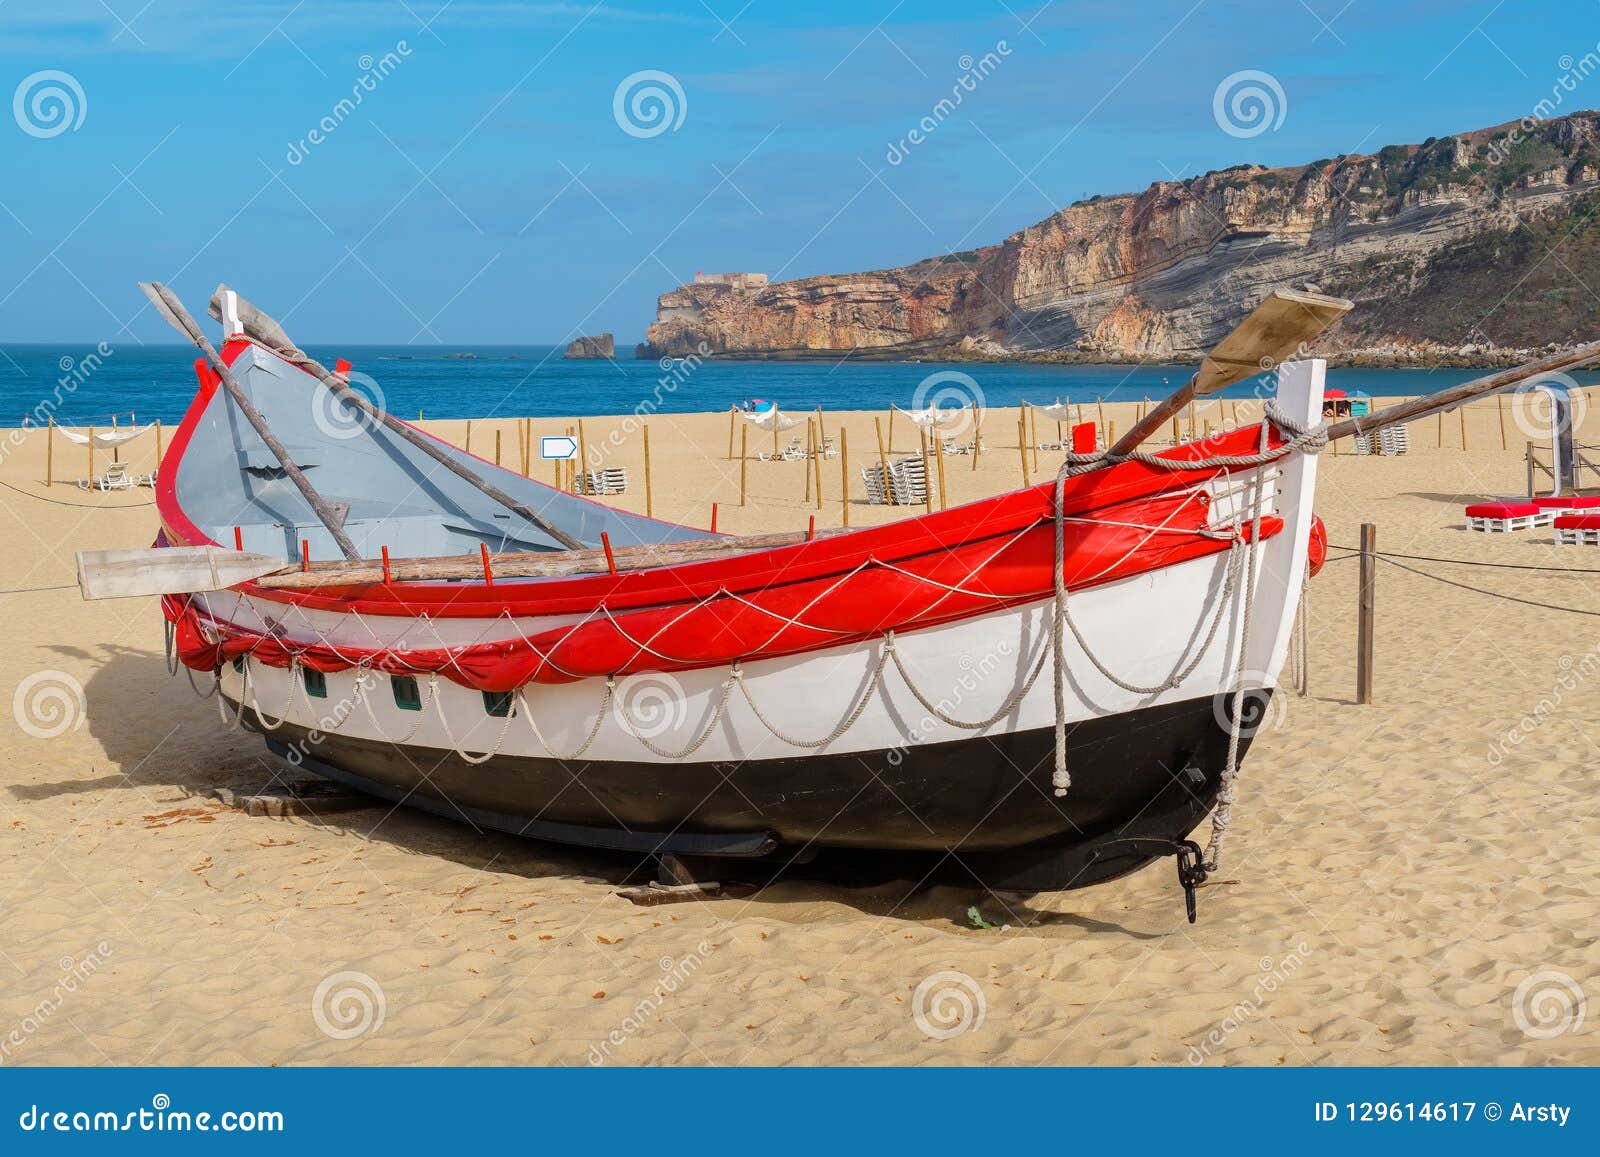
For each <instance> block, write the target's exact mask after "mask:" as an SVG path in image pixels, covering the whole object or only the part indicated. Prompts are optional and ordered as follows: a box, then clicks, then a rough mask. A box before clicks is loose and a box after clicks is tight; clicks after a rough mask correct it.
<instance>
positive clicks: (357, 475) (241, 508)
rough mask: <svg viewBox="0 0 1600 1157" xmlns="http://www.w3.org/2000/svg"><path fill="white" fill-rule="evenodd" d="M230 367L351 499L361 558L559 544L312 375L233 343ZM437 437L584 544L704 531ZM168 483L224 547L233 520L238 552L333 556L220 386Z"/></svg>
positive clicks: (302, 453)
mask: <svg viewBox="0 0 1600 1157" xmlns="http://www.w3.org/2000/svg"><path fill="white" fill-rule="evenodd" d="M233 372H234V376H235V377H236V378H237V379H238V381H239V384H240V386H241V387H242V388H243V390H244V393H245V396H246V397H248V398H249V399H250V402H251V404H253V405H254V406H255V407H256V408H257V409H258V410H260V411H261V413H262V415H263V417H265V418H266V421H267V425H268V427H269V428H270V429H271V430H272V432H273V433H274V434H275V435H276V436H277V438H278V440H279V441H281V442H282V443H283V444H284V446H285V448H286V449H288V450H289V452H290V457H291V458H293V459H294V461H295V462H296V463H297V464H298V465H299V466H300V467H301V468H302V470H304V472H305V475H306V479H307V481H309V482H310V483H311V485H312V486H313V487H315V488H316V490H317V492H318V493H319V494H320V495H322V497H323V498H325V499H327V500H328V501H329V502H331V503H347V504H348V505H349V507H350V513H349V515H348V517H347V518H346V520H345V524H344V530H345V533H346V534H348V535H349V536H350V539H351V541H352V542H353V543H354V544H355V547H356V549H357V550H358V551H359V552H360V553H361V555H362V556H363V557H366V558H376V557H378V555H379V554H380V553H381V550H382V548H383V547H387V548H388V549H389V554H390V556H391V557H394V558H406V557H411V558H419V557H443V556H446V555H462V554H476V553H477V552H478V547H479V544H480V543H482V544H486V545H487V546H488V547H489V549H490V550H493V551H505V550H526V551H538V550H551V551H554V550H562V549H564V548H563V547H562V546H561V545H560V544H559V543H558V542H557V541H555V540H554V539H553V538H551V537H550V536H549V535H548V534H546V533H545V532H544V531H542V530H540V529H539V528H538V527H537V526H536V525H534V524H532V523H530V522H528V521H526V520H525V519H523V518H522V517H521V516H520V515H517V514H515V513H513V512H511V511H509V510H507V509H506V508H505V507H503V506H501V505H500V504H499V503H497V502H495V501H494V500H493V499H491V498H489V497H487V496H486V495H484V494H482V493H481V492H480V491H478V490H477V489H476V488H475V487H473V486H472V485H471V484H470V483H469V482H467V481H465V480H464V479H461V478H458V477H456V476H455V475H454V474H452V473H450V472H449V471H448V470H446V469H444V468H443V467H442V466H440V465H439V464H438V463H436V462H434V461H432V460H431V459H429V458H428V457H427V455H425V454H423V453H422V452H421V451H420V450H418V449H417V448H416V447H414V446H412V445H410V444H409V443H408V442H406V441H405V440H403V439H402V438H400V437H398V436H397V435H395V434H393V433H392V432H390V431H389V430H386V429H384V428H383V427H381V426H376V428H374V426H375V424H374V423H370V422H367V421H365V420H362V421H361V422H359V423H358V422H357V420H356V419H357V417H358V416H357V415H356V414H355V413H354V412H353V411H351V410H350V409H349V408H347V407H346V406H345V405H344V403H342V402H340V401H339V400H338V399H337V398H335V397H334V396H333V395H332V394H331V393H330V392H329V391H328V390H327V388H326V387H325V386H323V385H322V383H321V382H319V381H318V380H317V379H315V378H313V377H312V376H311V375H309V374H306V373H303V372H301V371H300V370H297V369H295V368H293V367H291V366H288V365H286V364H285V363H283V362H281V361H279V360H278V359H277V358H275V357H274V356H272V355H271V354H268V353H266V352H265V351H263V350H260V349H258V348H255V347H252V348H251V349H249V350H247V351H245V353H243V354H242V355H240V357H239V359H238V361H237V362H235V363H234V366H233ZM319 415H320V416H321V421H320V422H319V420H318V417H319ZM340 435H343V436H340ZM439 445H440V447H441V448H442V449H444V450H445V451H446V452H447V453H449V454H450V455H451V456H452V457H454V458H455V459H456V460H457V461H459V462H461V463H462V464H463V465H465V466H467V467H469V468H470V469H472V470H473V471H474V472H476V473H477V474H479V475H480V476H482V477H484V478H486V479H488V480H489V481H490V482H492V483H493V484H494V485H495V486H497V487H499V488H500V489H501V490H503V491H505V492H506V493H507V494H509V495H511V496H512V497H513V498H514V499H516V500H517V501H519V502H522V503H525V504H526V505H527V506H528V507H530V508H531V509H533V510H534V511H536V512H538V514H539V515H540V516H541V517H543V518H545V519H547V520H548V521H549V522H550V523H551V524H552V525H554V526H556V527H558V528H559V529H560V530H562V531H563V532H565V533H567V534H570V535H571V536H572V537H574V538H576V539H577V540H579V541H580V542H582V543H584V544H585V545H586V546H590V547H599V546H600V535H601V532H602V531H604V532H605V533H607V534H608V535H609V536H610V539H611V544H612V545H613V546H632V545H639V544H644V543H663V542H682V541H688V540H691V539H703V538H710V537H712V535H710V534H709V533H707V532H704V531H698V530H694V529H692V528H689V527H682V526H673V525H671V524H669V523H664V522H658V521H656V520H654V519H650V518H645V517H643V516H642V515H637V514H630V513H627V512H626V511H621V510H615V509H612V508H611V507H609V506H603V505H601V504H599V503H597V502H592V501H589V500H587V499H584V498H580V497H578V496H576V495H573V494H567V493H565V492H564V491H560V490H556V489H554V488H553V487H550V486H546V485H544V484H542V483H539V482H535V481H533V480H532V479H529V478H524V477H523V476H522V475H520V474H518V473H516V472H515V471H513V470H506V469H503V468H501V467H499V466H495V465H492V464H491V463H487V462H481V461H479V460H478V459H476V458H474V457H472V456H471V455H470V454H467V453H466V452H465V451H464V450H460V449H458V448H456V447H452V446H448V445H445V444H444V443H439ZM175 484H176V488H177V493H178V499H179V502H180V503H181V505H182V506H183V509H184V511H185V513H187V514H188V516H189V518H190V519H191V520H192V521H193V522H194V523H195V524H196V525H197V526H199V527H200V528H201V529H202V530H204V531H205V532H206V533H207V534H208V535H210V536H211V538H213V539H214V540H216V541H217V542H219V543H222V544H223V545H225V546H227V545H232V543H233V532H234V527H238V528H239V529H240V532H241V537H242V539H243V544H244V548H245V549H246V550H252V551H259V552H261V553H263V554H275V555H281V556H282V557H283V558H285V559H298V558H299V557H300V550H301V547H300V543H301V542H302V541H304V542H308V543H310V546H311V557H312V558H313V559H315V560H319V561H320V560H324V559H338V558H340V557H342V556H341V555H340V553H339V549H338V547H337V546H336V545H335V544H334V541H333V536H332V535H331V534H329V533H328V531H327V529H326V528H325V527H324V526H323V525H322V523H321V522H320V521H318V519H317V517H316V514H315V513H314V512H313V511H312V509H311V505H310V503H308V502H307V501H306V500H305V498H304V496H302V495H301V493H300V491H299V490H298V489H297V488H296V487H295V485H294V483H293V482H292V481H291V480H290V479H289V477H288V476H287V475H286V474H285V473H284V472H283V470H282V468H281V467H280V466H279V465H278V460H277V458H276V457H275V456H274V455H273V453H272V451H271V450H269V449H268V448H267V446H266V444H265V443H264V442H263V441H262V440H261V438H260V437H259V436H258V435H257V434H256V432H255V430H254V429H253V428H252V427H251V425H250V423H249V421H248V419H246V418H245V416H244V415H243V414H242V413H240V412H239V409H238V407H237V406H235V405H234V404H233V400H232V399H231V398H230V397H229V396H228V392H227V390H226V389H224V388H221V387H219V388H218V389H217V390H216V392H215V393H214V394H213V395H212V397H211V399H210V401H209V402H208V403H207V405H206V408H205V411H204V413H203V414H202V415H201V418H200V421H199V423H198V425H197V427H196V429H195V432H194V436H193V437H192V438H191V439H190V442H189V445H188V447H187V449H186V450H185V451H184V454H183V458H182V461H181V462H180V464H179V467H178V474H177V478H176V483H175Z"/></svg>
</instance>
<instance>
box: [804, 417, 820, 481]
mask: <svg viewBox="0 0 1600 1157" xmlns="http://www.w3.org/2000/svg"><path fill="white" fill-rule="evenodd" d="M816 446H817V435H816V433H815V431H813V430H812V429H811V419H810V418H809V417H808V418H807V419H806V457H805V463H806V496H805V501H807V502H810V501H811V475H812V472H813V469H814V468H813V465H812V463H813V460H814V458H813V456H814V453H815V451H816Z"/></svg>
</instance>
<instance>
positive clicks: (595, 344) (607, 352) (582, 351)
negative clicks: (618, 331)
mask: <svg viewBox="0 0 1600 1157" xmlns="http://www.w3.org/2000/svg"><path fill="white" fill-rule="evenodd" d="M616 352H617V349H616V344H615V343H614V342H613V341H612V340H611V335H610V334H608V333H602V334H596V335H595V336H594V337H580V338H579V339H578V340H577V341H574V342H568V343H567V352H566V354H565V355H564V356H566V357H569V358H607V359H610V358H613V357H615V356H616Z"/></svg>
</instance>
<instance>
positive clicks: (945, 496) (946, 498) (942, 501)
mask: <svg viewBox="0 0 1600 1157" xmlns="http://www.w3.org/2000/svg"><path fill="white" fill-rule="evenodd" d="M935 454H936V455H937V459H938V462H939V509H940V510H944V509H946V508H947V507H948V506H949V505H950V493H949V491H948V490H946V489H945V485H944V447H943V446H939V447H937V448H936V449H935Z"/></svg>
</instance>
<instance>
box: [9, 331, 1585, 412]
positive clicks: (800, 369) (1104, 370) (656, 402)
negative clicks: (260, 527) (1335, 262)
mask: <svg viewBox="0 0 1600 1157" xmlns="http://www.w3.org/2000/svg"><path fill="white" fill-rule="evenodd" d="M309 352H310V353H311V354H312V356H313V357H315V358H317V359H318V360H319V361H321V362H322V363H323V364H325V365H328V366H332V365H333V364H334V361H335V360H336V359H338V358H340V357H344V358H347V359H348V360H349V361H351V362H352V363H353V364H354V366H355V373H356V374H357V375H364V376H362V377H357V378H356V381H357V382H358V384H359V385H360V386H361V387H362V388H363V389H364V390H365V391H366V392H367V393H368V394H369V395H372V396H374V397H377V398H380V399H381V400H382V402H383V404H385V405H386V406H387V407H388V408H389V409H390V410H391V411H393V412H394V413H395V414H397V415H399V416H400V417H403V418H414V417H415V416H416V415H417V414H418V413H419V412H420V413H422V414H424V415H425V416H426V417H430V418H480V417H490V416H503V417H586V416H589V415H598V414H623V413H631V412H633V411H634V410H636V409H637V408H638V407H639V406H640V405H641V404H644V405H647V406H648V407H650V408H652V409H654V410H659V411H664V412H667V413H693V412H697V411H698V412H703V411H722V410H726V409H727V408H728V406H729V405H730V404H733V403H738V402H742V401H744V400H746V399H755V398H761V399H765V400H769V401H773V402H776V403H777V404H778V405H779V407H781V408H782V409H786V410H789V409H792V410H808V409H812V408H815V407H817V406H821V407H823V408H824V409H826V410H882V409H885V408H886V407H888V405H889V404H890V403H891V402H893V403H897V404H898V405H901V406H904V407H908V408H909V407H914V406H921V405H929V404H941V405H955V404H961V403H964V402H971V401H972V400H974V399H975V398H976V399H977V400H980V401H981V402H982V403H983V404H985V405H989V406H1014V405H1016V404H1018V403H1019V402H1021V401H1024V400H1026V401H1029V402H1033V403H1035V404H1041V405H1042V404H1045V403H1049V402H1054V401H1056V400H1057V399H1064V400H1067V401H1072V402H1080V403H1081V402H1092V401H1094V399H1095V398H1096V397H1099V398H1103V399H1104V400H1106V401H1136V400H1138V399H1140V398H1146V397H1148V398H1158V397H1161V396H1162V395H1163V394H1165V393H1168V392H1170V391H1171V390H1173V389H1176V388H1177V387H1178V386H1179V385H1181V384H1182V382H1183V381H1184V379H1185V378H1186V377H1187V375H1188V374H1189V373H1190V372H1191V370H1190V368H1189V367H1185V366H1178V365H1146V366H1089V365H1075V366H1043V365H1012V364H948V365H947V364H942V363H936V362H866V361H846V362H809V361H808V362H759V361H702V362H699V363H685V362H679V363H657V362H656V361H654V360H650V359H634V358H632V357H630V356H627V355H624V356H623V357H622V358H621V359H619V360H618V361H616V362H605V361H568V360H565V359H564V358H562V356H561V349H560V347H554V346H477V347H461V348H450V347H435V346H426V347H417V346H347V347H343V348H333V347H326V346H320V347H313V348H312V349H311V350H310V351H309ZM197 356H198V353H197V351H195V350H194V349H192V348H190V347H187V346H179V345H146V346H119V347H117V348H116V349H114V350H112V351H111V352H109V353H104V352H102V351H97V349H96V348H95V347H94V346H92V345H83V346H72V345H60V344H55V345H43V344H40V345H25V344H15V345H5V346H0V426H16V425H21V424H22V422H23V419H24V418H25V417H26V416H27V415H29V414H31V413H33V412H34V410H35V408H36V407H37V406H38V405H39V404H40V403H41V401H44V400H46V399H49V400H51V401H52V402H55V404H56V421H57V422H58V423H61V424H63V425H74V426H88V425H107V424H109V423H110V421H111V418H112V416H113V415H115V416H116V417H117V419H118V421H119V422H126V421H138V422H148V421H152V420H154V419H157V418H159V419H161V421H162V422H163V423H172V422H176V421H177V420H178V419H179V418H181V417H182V416H183V411H184V409H185V408H186V407H187V406H188V403H189V400H190V398H191V397H193V395H194V392H195V388H196V383H195V375H194V368H193V365H194V359H195V357H197ZM1481 372H1483V371H1472V370H1456V369H1440V370H1372V369H1332V370H1329V371H1328V384H1329V387H1330V388H1339V389H1343V390H1346V391H1354V390H1365V391H1366V392H1367V393H1369V394H1372V395H1374V396H1378V397H1382V396H1391V397H1392V396H1400V395H1412V394H1428V393H1433V392H1435V391H1438V390H1442V389H1445V388H1446V387H1448V386H1453V385H1456V384H1458V383H1460V382H1463V381H1466V380H1468V379H1469V378H1472V377H1475V376H1478V374H1479V373H1481ZM1576 376H1577V378H1578V380H1579V382H1580V383H1581V384H1583V385H1594V384H1600V374H1580V375H1576ZM1255 389H1256V386H1255V384H1254V383H1253V382H1245V383H1241V384H1240V385H1238V386H1234V387H1232V388H1231V389H1230V390H1228V391H1227V392H1226V393H1225V394H1224V395H1223V396H1224V397H1248V396H1250V395H1251V394H1252V392H1253V391H1254V390H1255ZM57 399H59V401H57Z"/></svg>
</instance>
